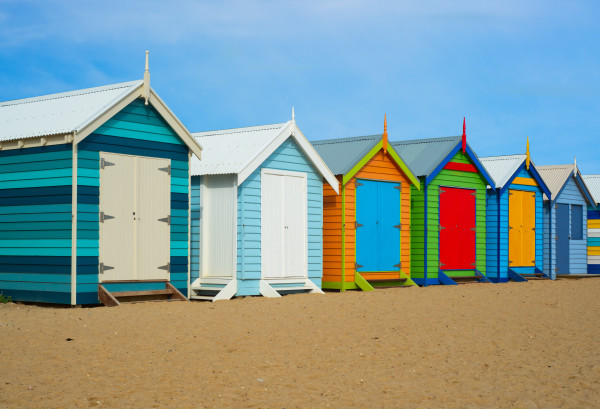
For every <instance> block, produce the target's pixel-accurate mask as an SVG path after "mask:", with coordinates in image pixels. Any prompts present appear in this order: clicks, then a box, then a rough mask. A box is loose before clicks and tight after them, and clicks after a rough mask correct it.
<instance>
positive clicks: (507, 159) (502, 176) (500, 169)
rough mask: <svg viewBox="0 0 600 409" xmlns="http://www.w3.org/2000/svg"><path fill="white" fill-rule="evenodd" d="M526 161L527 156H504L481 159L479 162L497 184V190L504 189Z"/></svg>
mask: <svg viewBox="0 0 600 409" xmlns="http://www.w3.org/2000/svg"><path fill="white" fill-rule="evenodd" d="M526 159H527V155H504V156H488V157H486V158H479V161H480V162H481V163H482V164H483V166H485V169H486V170H487V171H488V173H489V174H490V176H491V177H492V179H494V182H496V188H502V187H503V186H504V185H505V184H506V182H508V180H509V179H510V178H511V177H512V176H513V175H514V174H515V172H516V171H517V169H519V166H521V164H523V162H525V160H526Z"/></svg>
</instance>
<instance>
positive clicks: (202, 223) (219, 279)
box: [190, 175, 239, 284]
mask: <svg viewBox="0 0 600 409" xmlns="http://www.w3.org/2000/svg"><path fill="white" fill-rule="evenodd" d="M210 176H221V175H203V176H202V181H201V183H200V209H199V210H198V211H199V212H200V218H199V220H200V243H199V253H200V265H199V266H198V268H199V270H200V271H198V277H199V278H200V281H201V282H203V283H207V284H210V283H214V284H222V283H223V280H224V279H227V280H231V279H237V253H238V252H237V240H238V224H237V215H238V200H237V197H238V189H239V187H238V184H237V179H238V178H237V175H233V177H232V181H233V189H231V190H232V194H233V196H234V198H233V199H234V200H233V214H232V215H231V216H232V217H233V220H234V221H235V222H234V223H233V230H232V232H231V234H232V240H233V259H234V264H233V270H232V271H231V276H222V277H203V276H202V274H203V273H204V271H205V270H206V257H205V254H206V253H208V250H207V248H206V247H207V243H206V240H205V239H204V238H205V236H204V229H205V228H210V226H209V227H205V223H206V221H207V220H206V217H202V216H203V214H202V208H203V206H204V198H205V197H206V194H207V192H208V191H209V189H208V187H207V184H206V182H205V178H206V177H210ZM190 237H191V236H190Z"/></svg>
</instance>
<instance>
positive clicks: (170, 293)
mask: <svg viewBox="0 0 600 409" xmlns="http://www.w3.org/2000/svg"><path fill="white" fill-rule="evenodd" d="M147 297H150V298H152V297H159V298H158V299H145V300H143V301H187V298H186V297H185V296H184V295H183V294H181V293H180V292H179V290H178V289H177V288H175V287H174V286H173V285H172V284H171V283H169V282H165V288H164V289H162V290H143V291H115V292H112V293H111V292H110V291H108V290H107V289H106V287H104V286H103V285H102V284H99V285H98V299H99V300H100V302H101V303H102V304H104V305H106V306H107V307H116V306H118V305H121V302H122V301H128V302H131V301H142V300H139V298H147ZM119 298H121V299H123V298H124V299H125V300H121V301H119Z"/></svg>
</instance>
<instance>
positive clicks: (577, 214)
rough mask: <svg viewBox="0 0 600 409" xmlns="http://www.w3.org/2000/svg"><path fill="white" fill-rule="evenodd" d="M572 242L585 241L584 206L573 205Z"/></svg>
mask: <svg viewBox="0 0 600 409" xmlns="http://www.w3.org/2000/svg"><path fill="white" fill-rule="evenodd" d="M571 240H583V206H581V205H571Z"/></svg>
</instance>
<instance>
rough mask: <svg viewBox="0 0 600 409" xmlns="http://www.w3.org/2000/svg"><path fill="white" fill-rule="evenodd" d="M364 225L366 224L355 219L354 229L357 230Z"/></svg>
mask: <svg viewBox="0 0 600 409" xmlns="http://www.w3.org/2000/svg"><path fill="white" fill-rule="evenodd" d="M362 226H364V224H360V223H359V222H357V221H355V222H354V229H355V230H356V229H358V228H359V227H362Z"/></svg>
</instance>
